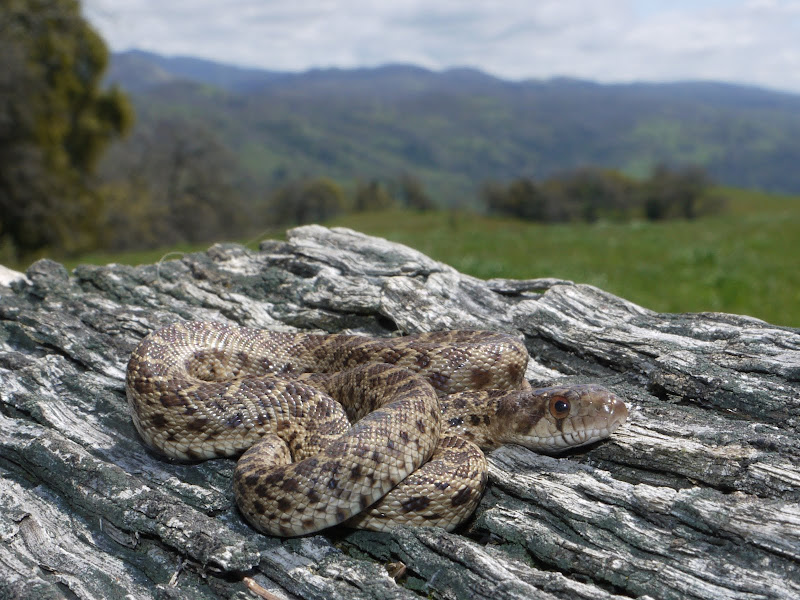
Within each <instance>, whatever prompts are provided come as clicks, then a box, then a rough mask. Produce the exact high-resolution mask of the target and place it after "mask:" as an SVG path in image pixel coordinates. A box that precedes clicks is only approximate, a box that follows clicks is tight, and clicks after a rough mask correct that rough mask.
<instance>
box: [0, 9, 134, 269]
mask: <svg viewBox="0 0 800 600" xmlns="http://www.w3.org/2000/svg"><path fill="white" fill-rule="evenodd" d="M0 55H2V68H0V106H2V110H3V115H2V117H0V165H1V166H2V169H0V240H1V241H3V242H4V243H5V245H6V246H8V247H13V248H14V249H15V251H16V252H18V253H19V254H29V253H32V252H36V251H40V252H44V251H47V250H48V249H49V250H55V251H58V252H62V253H63V252H71V251H76V250H79V249H82V248H90V247H95V246H96V244H97V237H98V235H99V234H100V232H99V231H98V230H97V226H96V223H97V222H98V220H99V217H100V216H101V214H102V212H103V206H102V205H103V200H102V197H101V196H100V195H99V194H98V193H97V192H96V191H95V190H93V189H92V186H91V185H89V183H88V177H89V176H90V175H91V172H92V169H93V168H94V167H95V165H96V163H97V161H98V159H99V157H100V154H101V152H102V150H103V149H104V148H105V146H106V145H107V144H108V142H109V141H110V140H111V139H113V138H114V137H115V136H118V135H120V134H122V133H124V132H126V131H127V130H128V129H129V128H130V126H131V124H132V122H133V111H132V108H131V106H130V104H129V103H128V101H127V100H126V98H125V96H124V95H123V94H122V93H121V92H120V91H119V90H117V89H113V88H112V89H111V90H102V89H101V88H100V81H101V77H102V75H103V71H104V69H105V67H106V63H107V60H108V51H107V49H106V47H105V44H104V43H103V40H102V39H101V38H100V37H99V36H98V35H97V34H96V33H95V32H94V30H92V29H91V27H89V25H88V24H87V23H86V21H85V20H84V19H83V17H82V16H81V11H80V4H79V3H78V2H77V1H76V0H5V1H4V3H3V9H2V11H1V12H0Z"/></svg>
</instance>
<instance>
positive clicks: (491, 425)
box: [125, 321, 628, 537]
mask: <svg viewBox="0 0 800 600" xmlns="http://www.w3.org/2000/svg"><path fill="white" fill-rule="evenodd" d="M528 359H529V355H528V352H527V350H526V348H525V345H524V343H523V342H522V341H520V340H519V339H517V338H515V337H514V336H512V335H510V334H506V333H497V332H491V331H473V330H455V331H438V332H428V333H420V334H416V335H408V336H398V337H390V338H380V337H368V336H364V335H358V334H347V333H333V334H318V333H306V332H299V333H290V332H276V331H269V330H264V329H257V328H248V327H241V326H237V325H231V324H227V323H218V322H201V321H183V322H176V323H173V324H171V325H167V326H166V327H163V328H161V329H159V330H156V331H153V332H151V333H149V334H148V335H147V336H145V337H144V338H143V339H142V340H141V342H140V343H139V344H138V345H137V347H136V348H135V349H134V351H133V352H132V354H131V356H130V359H129V361H128V367H127V372H126V382H125V389H126V396H127V399H128V404H129V406H130V412H131V416H132V420H133V423H134V425H135V427H136V429H137V430H138V432H139V435H140V437H141V438H142V440H143V441H144V443H145V444H146V445H147V446H148V447H150V448H152V449H153V450H155V451H157V452H158V453H159V454H162V455H165V456H166V457H168V458H172V459H178V460H182V461H200V460H205V459H212V458H218V457H237V456H238V457H239V458H238V460H237V463H236V466H235V468H234V474H233V493H234V498H235V503H236V505H237V507H238V508H239V511H240V512H241V514H242V515H243V516H244V518H245V520H246V521H247V522H248V523H250V525H252V526H253V527H254V528H255V529H256V530H258V531H260V532H262V533H265V534H268V535H274V536H282V537H291V536H300V535H305V534H310V533H315V532H318V531H321V530H323V529H326V528H329V527H333V526H335V525H339V524H344V525H345V526H348V527H354V528H361V529H370V530H375V531H387V530H391V529H393V528H395V527H397V526H398V525H410V526H438V527H443V528H444V529H446V530H448V531H451V530H453V529H455V528H456V527H457V526H459V525H460V524H461V523H463V522H464V521H465V520H467V519H468V518H469V517H470V515H471V514H472V513H473V512H474V510H475V508H476V507H477V505H478V502H479V501H480V499H481V496H482V494H483V491H484V489H485V487H486V485H487V479H488V476H487V472H488V468H487V461H486V457H485V455H484V451H488V450H491V449H494V448H497V447H498V446H500V445H503V444H517V445H521V446H524V447H527V448H530V449H533V450H537V451H544V452H559V451H562V450H565V449H569V448H574V447H578V446H583V445H586V444H591V443H593V442H595V441H598V440H601V439H603V438H606V437H608V436H610V435H611V434H612V433H613V432H614V431H615V430H616V429H618V428H619V427H620V426H621V425H622V424H623V423H624V422H625V420H626V418H627V415H628V411H627V408H626V406H625V403H624V402H623V401H622V400H621V399H620V398H619V397H618V396H617V395H615V394H614V393H612V392H611V391H609V390H608V389H606V388H604V387H602V386H600V385H597V384H575V385H555V386H551V387H545V388H537V389H534V388H532V387H531V386H530V384H529V383H528V381H527V380H526V379H525V370H526V366H527V362H528Z"/></svg>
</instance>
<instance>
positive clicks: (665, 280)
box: [69, 190, 800, 327]
mask: <svg viewBox="0 0 800 600" xmlns="http://www.w3.org/2000/svg"><path fill="white" fill-rule="evenodd" d="M725 193H726V195H727V196H728V197H729V198H730V211H729V212H728V214H727V215H725V216H722V217H711V218H705V219H699V220H696V221H670V222H664V223H648V222H637V223H631V224H613V223H600V224H595V225H537V224H531V223H525V222H521V221H515V220H510V219H494V218H487V217H481V216H476V215H472V214H468V213H447V212H437V213H425V214H417V213H407V212H393V213H388V214H387V213H364V214H357V215H351V216H348V217H344V218H341V219H337V220H336V221H334V222H331V223H327V225H331V226H346V227H351V228H353V229H356V230H358V231H363V232H365V233H368V234H371V235H377V236H381V237H385V238H387V239H390V240H394V241H397V242H401V243H403V244H407V245H409V246H412V247H414V248H417V249H419V250H420V251H422V252H424V253H426V254H428V255H430V256H432V257H433V258H436V259H437V260H441V261H443V262H446V263H448V264H450V265H452V266H454V267H455V268H457V269H459V270H460V271H463V272H466V273H470V274H472V275H475V276H477V277H481V278H490V277H512V278H520V279H525V278H535V277H560V278H564V279H571V280H573V281H577V282H583V283H590V284H593V285H596V286H598V287H601V288H603V289H605V290H608V291H610V292H613V293H615V294H618V295H620V296H622V297H624V298H627V299H629V300H632V301H634V302H636V303H638V304H641V305H643V306H646V307H648V308H651V309H654V310H658V311H667V312H685V311H692V312H694V311H698V312H699V311H722V312H733V313H739V314H747V315H751V316H754V317H758V318H760V319H764V320H766V321H769V322H771V323H776V324H779V325H790V326H794V327H800V268H798V267H799V265H798V263H799V262H800V258H799V257H800V198H798V197H786V196H776V195H768V194H759V193H753V192H744V191H737V190H726V191H725ZM250 245H251V247H256V246H257V242H253V243H251V244H250ZM192 249H194V248H188V247H187V248H181V249H179V250H186V251H188V250H192ZM164 253H165V251H164V250H159V251H153V252H149V253H128V254H125V255H115V256H112V255H93V256H87V257H83V258H82V259H81V260H79V261H74V262H73V263H71V265H69V266H74V264H76V263H78V262H95V263H105V262H111V261H114V262H125V263H130V264H136V263H145V262H154V261H157V260H159V259H160V258H161V257H162V256H163V255H164ZM173 257H174V255H173V256H168V257H167V258H173Z"/></svg>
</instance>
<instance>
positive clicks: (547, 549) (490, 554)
mask: <svg viewBox="0 0 800 600" xmlns="http://www.w3.org/2000/svg"><path fill="white" fill-rule="evenodd" d="M664 285H668V283H665V284H664ZM0 317H2V322H0V597H2V598H36V599H40V598H64V597H69V598H102V599H105V598H123V597H132V598H242V599H243V598H251V597H257V596H254V594H256V593H259V594H261V595H262V596H263V597H276V598H293V597H302V598H418V597H429V598H467V597H470V598H491V599H492V600H499V599H502V598H593V599H594V598H617V597H639V598H645V597H649V598H748V599H750V598H752V599H756V598H758V599H764V598H786V599H789V598H798V597H800V467H799V466H798V465H799V464H800V443H798V442H799V441H800V440H799V439H798V437H799V435H798V422H799V421H800V332H799V331H798V330H793V329H789V328H785V327H776V326H772V325H769V324H767V323H764V322H762V321H758V320H756V319H752V318H749V317H743V316H734V315H724V314H683V315H666V314H658V313H654V312H651V311H649V310H645V309H643V308H641V307H639V306H636V305H635V304H632V303H630V302H627V301H625V300H623V299H620V298H617V297H615V296H613V295H611V294H608V293H605V292H603V291H601V290H599V289H597V288H594V287H591V286H586V285H576V284H573V283H571V282H568V281H562V280H555V279H538V280H531V281H509V280H490V281H481V280H478V279H475V278H473V277H469V276H466V275H463V274H461V273H458V272H457V271H455V270H454V269H452V268H450V267H448V266H446V265H443V264H441V263H438V262H436V261H434V260H431V259H430V258H428V257H426V256H424V255H422V254H420V253H418V252H416V251H414V250H411V249H409V248H406V247H403V246H400V245H397V244H393V243H389V242H386V241H384V240H380V239H376V238H371V237H368V236H364V235H362V234H358V233H355V232H352V231H349V230H346V229H333V230H329V229H325V228H322V227H318V226H309V227H301V228H298V229H295V230H292V231H290V232H289V234H288V241H287V242H274V241H269V242H264V243H263V244H262V245H261V249H260V251H259V252H252V251H249V250H246V249H244V248H242V247H240V246H236V245H217V246H214V247H212V248H211V249H210V250H209V251H208V252H206V253H200V254H191V255H187V256H185V257H184V258H182V259H181V260H177V261H171V262H164V263H160V264H157V265H147V266H141V267H128V266H120V265H109V266H106V267H94V266H81V267H78V268H77V269H75V271H74V272H73V273H72V274H71V275H69V274H68V273H67V272H66V270H65V269H64V268H63V267H62V266H61V265H59V264H57V263H54V262H52V261H46V260H45V261H39V262H37V263H35V264H34V265H32V266H31V267H30V268H29V269H28V271H27V273H26V278H25V279H18V280H17V281H14V282H12V283H11V287H5V286H0ZM178 319H210V320H219V321H227V322H232V323H237V324H240V325H247V326H252V327H263V328H268V329H273V330H295V329H302V330H315V331H327V332H337V331H343V330H347V331H351V332H358V333H367V334H371V335H393V334H397V333H398V332H402V333H412V332H417V331H432V330H440V329H454V328H481V329H491V330H499V331H507V332H511V333H513V334H515V335H518V336H519V337H520V338H521V339H523V340H524V341H525V343H526V345H527V347H528V349H529V351H530V354H531V356H532V359H531V364H530V367H529V369H528V373H527V377H528V379H530V380H531V382H532V383H533V384H534V385H547V384H551V383H553V382H555V381H562V382H589V381H595V382H600V383H602V384H604V385H606V386H607V387H609V388H611V389H613V390H614V391H616V392H617V393H618V394H619V395H621V396H623V397H625V398H626V399H627V402H628V405H629V408H630V409H631V415H630V418H629V422H628V424H627V425H626V426H624V427H623V428H622V429H621V430H620V431H619V432H617V433H616V434H615V435H614V436H613V437H612V438H611V439H610V440H607V441H605V442H601V443H599V444H596V445H595V446H593V447H591V448H587V449H582V450H580V451H575V452H572V453H569V454H568V455H566V456H556V457H552V456H542V455H538V454H535V453H533V452H530V451H528V450H525V449H522V448H518V447H505V448H501V449H499V450H497V451H495V452H494V453H493V454H491V455H490V457H489V461H490V486H489V489H488V491H487V493H486V494H485V496H484V498H483V500H482V501H481V504H480V506H479V508H478V511H477V512H476V515H475V517H474V518H473V519H472V520H471V521H470V522H469V523H468V524H467V525H466V526H465V527H463V528H462V529H460V530H458V531H456V532H454V533H445V532H443V531H441V530H438V529H417V530H415V529H408V528H400V529H398V530H397V531H395V532H393V533H391V534H385V533H380V534H378V533H368V532H354V531H348V530H345V529H342V528H337V529H333V530H329V531H327V532H325V533H323V534H320V535H314V536H309V537H306V538H300V539H290V540H280V539H275V538H269V537H266V536H262V535H260V534H258V533H256V532H255V531H253V530H252V529H251V528H250V527H248V526H247V524H246V523H244V522H243V520H242V518H241V517H240V515H239V514H238V513H237V511H236V509H235V505H234V503H233V498H232V487H231V474H232V471H233V464H234V463H233V461H231V460H213V461H208V462H204V463H199V464H183V463H177V462H172V461H169V460H165V459H164V458H162V457H159V456H156V455H154V454H152V453H151V452H149V451H148V450H146V449H145V447H144V446H143V445H142V443H141V441H140V440H139V438H138V436H137V433H136V431H135V429H134V427H133V425H132V423H131V420H130V417H129V415H128V409H127V404H126V400H125V393H124V386H123V378H124V371H125V365H126V362H127V359H128V355H129V354H130V351H131V350H132V349H133V348H134V346H135V345H136V344H137V342H138V341H139V340H140V339H141V338H142V337H143V336H144V335H145V334H146V333H148V332H149V331H151V330H153V329H156V328H158V327H160V326H163V325H166V324H168V323H170V322H172V321H175V320H178ZM387 566H388V567H387ZM389 571H392V573H390V572H389ZM248 590H256V591H255V592H253V591H248ZM270 594H272V596H270Z"/></svg>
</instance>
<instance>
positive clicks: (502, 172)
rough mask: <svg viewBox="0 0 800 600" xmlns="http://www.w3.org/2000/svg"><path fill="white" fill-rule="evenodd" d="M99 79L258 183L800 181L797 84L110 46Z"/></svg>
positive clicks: (453, 192) (461, 198)
mask: <svg viewBox="0 0 800 600" xmlns="http://www.w3.org/2000/svg"><path fill="white" fill-rule="evenodd" d="M108 80H109V81H110V82H116V83H119V84H120V85H121V86H122V87H123V88H125V89H127V90H129V91H131V92H132V96H133V99H134V102H135V105H136V107H137V109H138V113H139V115H140V126H141V127H146V126H148V124H152V123H154V122H156V121H157V120H159V119H163V118H174V117H180V118H182V119H187V120H189V121H190V122H193V123H197V124H200V125H202V127H204V128H205V129H206V130H208V131H209V132H211V133H212V134H213V135H214V136H215V137H216V138H217V139H218V140H219V141H220V142H221V143H222V145H224V146H225V147H227V148H228V149H230V150H231V152H232V153H233V154H234V156H235V157H236V161H237V163H238V165H237V167H238V168H240V169H241V177H242V180H247V181H249V182H250V183H251V185H253V186H255V187H256V188H258V189H262V188H268V187H270V186H273V185H275V184H277V183H281V182H283V181H286V180H290V179H294V178H297V177H302V176H319V175H326V176H330V177H333V178H335V179H339V180H352V179H353V178H356V177H362V178H367V179H369V178H392V177H396V176H397V175H399V174H400V173H403V172H412V173H414V174H415V175H417V176H418V177H419V178H420V179H421V180H422V181H423V182H424V183H425V184H426V186H427V187H428V189H429V190H430V191H431V192H432V193H433V195H434V196H435V197H436V198H437V199H438V201H439V202H440V203H441V204H444V205H460V204H464V203H465V202H466V203H469V202H471V201H473V200H474V197H475V191H476V189H477V187H478V186H479V185H480V184H481V182H483V181H485V180H487V179H494V180H507V179H511V178H515V177H521V176H529V177H533V178H537V179H540V178H544V177H547V176H549V175H552V174H555V173H557V172H560V171H564V170H567V169H570V168H574V167H578V166H584V165H597V166H605V167H610V168H616V169H620V170H622V171H624V172H626V173H628V174H632V175H643V174H645V173H647V172H648V171H649V169H651V168H652V166H653V165H655V164H657V163H661V162H664V163H667V164H673V165H679V164H687V163H694V164H700V165H703V166H704V167H705V168H706V169H707V170H708V172H709V173H710V174H711V176H712V177H713V178H715V179H716V180H717V181H718V182H719V183H722V184H724V185H729V186H737V187H747V188H758V189H762V190H767V191H773V192H787V193H800V169H797V168H796V165H797V164H799V163H800V146H799V145H798V144H797V142H796V140H797V139H800V96H798V95H792V94H786V93H779V92H773V91H769V90H764V89H759V88H753V87H746V86H738V85H730V84H724V83H711V82H679V83H664V84H649V83H648V84H645V83H636V84H626V85H601V84H597V83H592V82H588V81H580V80H572V79H563V78H560V79H552V80H546V81H536V80H529V81H521V82H512V81H505V80H501V79H497V78H495V77H492V76H490V75H487V74H485V73H481V72H479V71H476V70H472V69H453V70H448V71H443V72H432V71H428V70H425V69H421V68H418V67H412V66H406V65H390V66H385V67H380V68H374V69H354V70H339V69H328V70H312V71H308V72H304V73H276V72H271V71H259V70H256V69H242V68H238V67H231V66H227V65H221V64H217V63H213V62H208V61H203V60H198V59H192V58H165V57H161V56H158V55H154V54H149V53H144V52H139V51H135V52H127V53H122V54H116V55H114V57H113V60H112V68H111V70H110V73H109V77H108Z"/></svg>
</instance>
